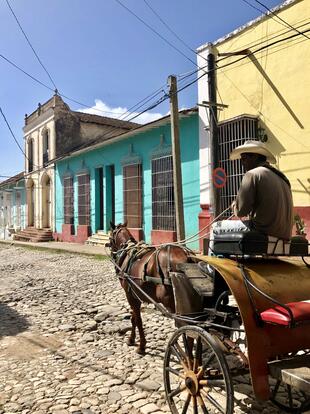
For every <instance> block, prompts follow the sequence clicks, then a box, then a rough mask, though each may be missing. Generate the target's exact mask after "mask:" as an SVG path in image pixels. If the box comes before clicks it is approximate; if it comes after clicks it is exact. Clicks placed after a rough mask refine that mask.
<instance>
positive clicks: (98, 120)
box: [72, 111, 140, 130]
mask: <svg viewBox="0 0 310 414" xmlns="http://www.w3.org/2000/svg"><path fill="white" fill-rule="evenodd" d="M72 112H73V113H74V114H75V115H77V116H78V117H79V119H80V121H81V122H90V123H94V124H100V125H109V126H115V127H116V128H123V129H128V130H130V129H134V128H137V127H138V126H140V124H136V123H135V122H128V121H122V120H120V119H115V118H108V117H106V116H101V115H94V114H87V113H85V112H77V111H72Z"/></svg>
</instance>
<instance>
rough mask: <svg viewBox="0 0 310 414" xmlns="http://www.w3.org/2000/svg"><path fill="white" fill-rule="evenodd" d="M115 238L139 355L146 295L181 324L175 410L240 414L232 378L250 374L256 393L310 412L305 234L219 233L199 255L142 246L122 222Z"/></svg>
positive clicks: (169, 357)
mask: <svg viewBox="0 0 310 414" xmlns="http://www.w3.org/2000/svg"><path fill="white" fill-rule="evenodd" d="M110 240H111V243H110V247H111V252H112V257H113V261H114V264H115V266H116V271H117V273H118V276H119V277H120V279H121V283H122V285H123V287H124V289H125V291H126V295H127V299H128V301H129V304H130V305H131V308H132V310H133V314H132V332H131V336H130V339H129V344H133V343H134V341H135V328H136V327H137V328H138V329H139V333H140V345H139V348H138V352H144V349H145V344H146V341H145V337H144V333H143V327H142V321H141V316H140V305H141V301H147V302H151V303H153V304H154V305H155V306H156V307H157V308H158V309H159V310H160V311H161V312H162V313H163V314H164V315H165V316H168V317H170V318H173V319H174V320H175V322H176V326H177V327H178V329H177V330H176V331H175V333H174V334H173V335H172V337H171V339H170V340H169V342H168V346H167V349H166V352H165V357H164V382H165V391H166V398H167V401H168V404H169V406H170V409H171V412H172V413H175V414H179V413H195V414H196V413H197V414H198V413H225V414H231V413H233V412H234V402H235V400H234V391H235V390H234V388H235V378H239V379H240V378H242V376H244V375H245V374H247V373H250V377H251V382H252V387H253V390H254V394H255V396H256V397H257V398H258V399H260V400H268V399H271V400H272V401H273V402H274V403H275V404H276V405H278V407H280V408H281V409H282V410H283V411H288V412H294V413H301V412H306V411H308V410H310V269H309V266H308V264H307V262H306V259H305V258H306V257H307V256H309V246H308V242H307V241H306V240H305V239H303V238H298V237H297V238H293V239H292V240H291V241H290V242H289V243H286V242H284V241H282V240H275V239H272V238H268V236H262V235H259V234H255V233H251V232H249V233H243V234H240V233H230V234H228V235H227V234H226V235H219V236H216V237H215V239H214V243H213V250H214V254H215V255H214V256H204V255H200V256H197V255H194V254H193V253H192V252H191V251H189V250H188V249H184V248H183V247H182V246H178V245H176V244H172V245H163V246H160V247H159V248H156V247H153V246H146V245H143V246H141V245H140V244H139V243H137V242H135V241H134V239H133V238H132V237H131V235H130V233H129V232H128V230H127V228H126V227H124V226H122V225H118V226H116V227H114V229H113V230H112V232H111V239H110ZM162 304H164V306H163V305H162ZM236 390H237V391H238V386H236ZM285 393H286V395H285Z"/></svg>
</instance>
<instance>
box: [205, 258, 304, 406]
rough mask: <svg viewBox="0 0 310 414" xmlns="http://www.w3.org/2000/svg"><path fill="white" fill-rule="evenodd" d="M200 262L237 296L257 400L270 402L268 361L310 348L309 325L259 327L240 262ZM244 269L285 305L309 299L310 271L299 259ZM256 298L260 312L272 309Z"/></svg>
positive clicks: (259, 263) (249, 263) (247, 265)
mask: <svg viewBox="0 0 310 414" xmlns="http://www.w3.org/2000/svg"><path fill="white" fill-rule="evenodd" d="M199 260H202V261H204V262H206V263H208V264H210V265H211V266H213V267H214V268H215V269H216V270H217V272H218V273H219V274H220V275H221V276H222V277H223V278H224V280H225V281H226V283H227V285H228V287H229V289H230V291H231V293H232V294H233V295H234V298H235V300H236V303H237V305H238V307H239V310H240V314H241V317H242V321H243V324H244V328H245V333H246V337H247V344H248V359H249V366H250V373H251V378H252V385H253V390H254V393H255V396H256V397H257V398H258V399H262V400H267V399H269V398H270V387H269V383H268V375H269V370H268V361H270V360H274V359H275V358H277V357H281V356H282V355H284V354H288V353H291V352H292V353H295V352H297V351H299V350H303V349H309V348H310V325H309V324H308V325H307V324H304V325H300V326H297V327H294V328H285V327H282V326H277V325H271V324H263V325H262V326H259V324H258V323H257V320H256V319H255V312H254V309H253V304H252V302H251V300H250V298H249V294H248V292H247V290H246V286H245V283H244V280H243V276H242V273H241V271H240V268H239V264H238V262H236V261H233V260H230V259H221V258H217V257H211V256H199ZM245 269H246V271H247V273H248V274H249V276H250V278H251V280H252V282H253V283H254V284H255V285H256V286H257V287H258V288H259V289H260V290H261V291H262V292H265V293H266V294H268V295H269V296H270V297H272V298H274V299H276V300H277V301H279V302H281V303H283V304H286V303H290V302H300V301H308V300H310V269H309V268H307V267H306V265H305V264H304V263H303V262H302V260H301V259H300V258H283V259H258V260H255V259H252V260H248V261H247V262H246V263H245ZM253 298H254V300H255V304H256V307H257V309H258V310H259V311H260V312H263V311H264V310H266V309H269V308H270V307H271V306H272V304H271V303H270V301H268V300H267V299H265V298H264V297H263V296H261V295H259V294H258V293H255V292H253Z"/></svg>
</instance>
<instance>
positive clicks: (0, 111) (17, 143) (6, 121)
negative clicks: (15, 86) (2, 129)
mask: <svg viewBox="0 0 310 414" xmlns="http://www.w3.org/2000/svg"><path fill="white" fill-rule="evenodd" d="M0 113H1V115H2V117H3V119H4V121H5V123H6V125H7V127H8V128H9V130H10V133H11V135H12V137H13V139H14V141H15V142H16V145H17V146H18V148H19V149H20V150H21V152H22V153H23V154H24V156H25V157H26V158H27V156H26V154H25V153H24V150H23V149H22V147H21V146H20V144H19V142H18V141H17V139H16V137H15V135H14V132H13V131H12V128H11V126H10V124H9V122H8V120H7V119H6V116H5V115H4V113H3V111H2V108H1V107H0Z"/></svg>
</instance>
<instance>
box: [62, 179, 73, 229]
mask: <svg viewBox="0 0 310 414" xmlns="http://www.w3.org/2000/svg"><path fill="white" fill-rule="evenodd" d="M63 185H64V223H65V224H74V189H73V177H65V178H64V184H63Z"/></svg>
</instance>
